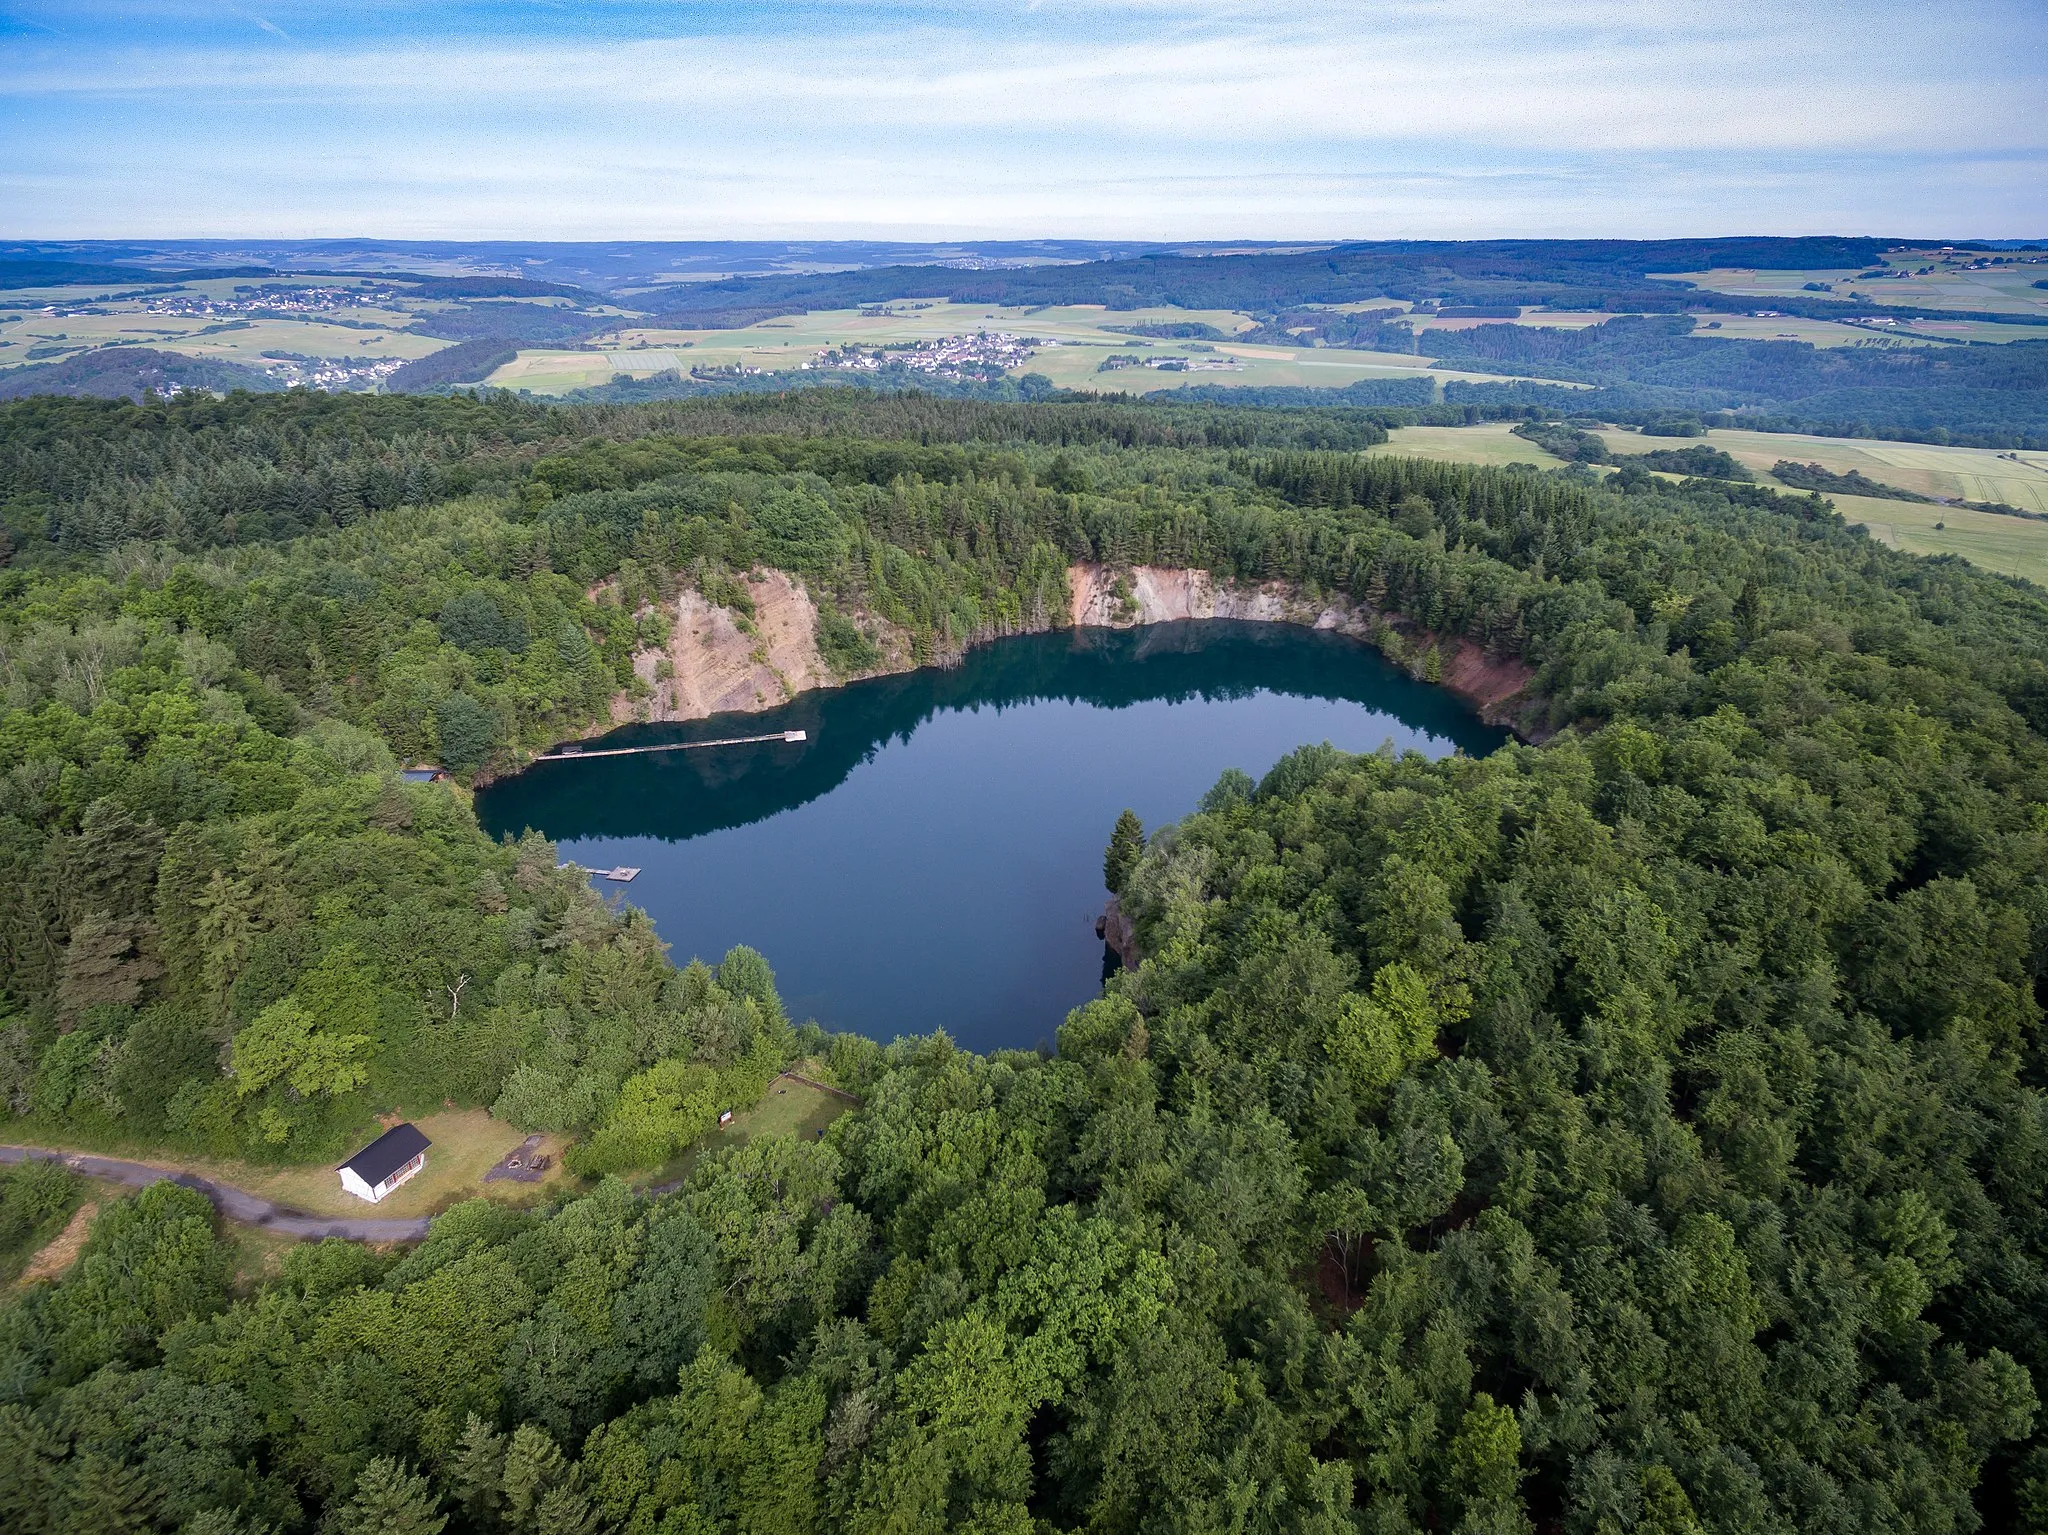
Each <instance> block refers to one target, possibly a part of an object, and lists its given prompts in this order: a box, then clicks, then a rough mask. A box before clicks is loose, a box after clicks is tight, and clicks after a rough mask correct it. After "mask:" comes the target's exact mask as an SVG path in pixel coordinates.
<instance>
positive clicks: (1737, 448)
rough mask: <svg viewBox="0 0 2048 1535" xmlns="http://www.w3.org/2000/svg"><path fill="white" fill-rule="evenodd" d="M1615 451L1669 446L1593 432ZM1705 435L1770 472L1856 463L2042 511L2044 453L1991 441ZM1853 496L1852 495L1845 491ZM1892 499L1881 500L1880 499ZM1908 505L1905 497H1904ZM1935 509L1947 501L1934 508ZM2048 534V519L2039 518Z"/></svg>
mask: <svg viewBox="0 0 2048 1535" xmlns="http://www.w3.org/2000/svg"><path fill="white" fill-rule="evenodd" d="M1598 435H1599V436H1600V438H1601V439H1602V440H1603V441H1604V442H1605V443H1606V444H1607V446H1608V447H1609V448H1610V449H1612V450H1613V451H1614V452H1616V453H1644V452H1647V451H1649V450H1650V449H1652V448H1659V447H1672V446H1674V445H1677V446H1683V444H1674V442H1673V441H1672V440H1671V439H1666V438H1651V437H1644V436H1642V435H1641V434H1640V433H1636V432H1623V431H1614V430H1611V429H1610V430H1607V431H1603V432H1601V433H1599V434H1598ZM1706 440H1707V441H1708V442H1710V443H1711V444H1712V445H1713V446H1714V447H1717V448H1720V449H1722V450H1723V451H1725V452H1726V453H1727V454H1728V455H1729V456H1730V457H1732V458H1734V459H1735V460H1736V461H1737V462H1738V463H1740V464H1742V465H1743V466H1744V467H1745V468H1748V469H1752V470H1754V471H1756V472H1757V473H1758V474H1759V475H1763V476H1766V477H1768V476H1769V474H1770V471H1771V466H1772V465H1773V464H1776V463H1778V462H1779V461H1780V460H1782V459H1790V460H1792V461H1793V462H1795V463H1801V464H1819V465H1820V466H1821V468H1823V469H1826V470H1830V471H1832V472H1833V473H1835V474H1847V473H1849V472H1850V471H1851V470H1858V471H1860V472H1861V473H1863V474H1864V475H1866V476H1868V477H1869V478H1870V479H1873V480H1876V481H1878V482H1879V483H1880V484H1884V485H1895V486H1897V487H1898V488H1899V489H1900V490H1910V491H1914V492H1917V493H1918V494H1920V495H1923V496H1933V497H1936V498H1937V499H1940V498H1947V499H1949V500H1955V501H1992V502H2002V503H2004V504H2005V505H2007V506H2016V507H2018V508H2020V509H2021V510H2022V511H2028V512H2040V513H2042V514H2044V515H2048V453H2024V452H2023V453H2019V454H2017V455H2015V456H2013V457H2007V456H2005V455H2003V454H2001V453H1999V452H1996V451H1994V450H1993V449H1990V448H1951V447H1945V446H1942V445H1939V444H1936V443H1923V442H1887V441H1881V440H1879V439H1876V438H1866V437H1854V438H1850V437H1814V436H1809V435H1806V434H1804V433H1794V432H1742V431H1719V430H1716V431H1712V432H1709V433H1708V434H1707V438H1706ZM1851 499H1854V498H1851ZM1893 504H1894V503H1892V502H1890V501H1886V502H1885V503H1884V505H1886V506H1891V505H1893ZM1902 504H1910V503H1902ZM1934 510H1935V511H1936V512H1937V513H1939V512H1941V511H1943V510H1948V508H1941V507H1936V508H1934ZM2043 531H2044V533H2048V525H2044V528H2043Z"/></svg>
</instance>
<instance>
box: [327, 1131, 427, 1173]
mask: <svg viewBox="0 0 2048 1535" xmlns="http://www.w3.org/2000/svg"><path fill="white" fill-rule="evenodd" d="M433 1144H434V1143H433V1142H432V1141H430V1140H428V1139H427V1138H426V1136H424V1135H422V1134H421V1133H420V1127H419V1126H418V1125H393V1126H392V1127H391V1128H390V1129H389V1130H386V1131H385V1132H384V1133H383V1134H382V1135H380V1136H378V1137H377V1138H376V1139H375V1140H374V1141H372V1142H370V1144H369V1145H367V1146H365V1147H364V1148H363V1149H362V1150H361V1151H359V1152H357V1153H356V1154H355V1155H354V1156H352V1157H350V1158H349V1159H348V1160H347V1161H346V1162H344V1163H342V1164H341V1165H342V1166H343V1167H345V1168H347V1169H348V1170H349V1171H350V1172H353V1173H354V1174H355V1175H356V1176H357V1177H358V1178H360V1179H362V1180H363V1182H365V1183H367V1184H369V1186H370V1187H371V1188H375V1187H376V1186H377V1185H378V1184H380V1183H382V1182H383V1181H384V1180H385V1179H386V1178H388V1177H390V1176H391V1175H392V1174H393V1173H395V1172H397V1171H398V1170H399V1168H401V1167H403V1166H405V1164H406V1163H408V1162H410V1161H411V1160H412V1159H413V1158H414V1157H416V1156H418V1155H419V1154H420V1153H421V1152H423V1151H425V1150H426V1149H427V1148H428V1147H429V1146H431V1145H433Z"/></svg>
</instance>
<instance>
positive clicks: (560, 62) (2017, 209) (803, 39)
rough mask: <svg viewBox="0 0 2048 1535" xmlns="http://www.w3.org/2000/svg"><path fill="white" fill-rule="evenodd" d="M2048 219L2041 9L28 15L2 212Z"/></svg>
mask: <svg viewBox="0 0 2048 1535" xmlns="http://www.w3.org/2000/svg"><path fill="white" fill-rule="evenodd" d="M1749 232H1757V233H1796V232H1840V233H1874V234H1905V235H1920V234H1928V235H1936V234H1938V235H1943V236H1950V237H1965V236H1983V237H2000V236H2006V237H2018V236H2029V237H2031V236H2041V235H2048V4H2044V3H2043V0H1942V3H1935V4H1929V3H1928V0H1911V3H1905V0H1857V3H1853V4H1838V3H1824V4H1823V3H1811V0H1774V3H1766V0H1716V3H1711V4H1704V3H1686V4H1673V3H1667V0H1627V3H1623V0H1554V3H1521V0H1319V3H1317V4H1316V5H1314V6H1313V7H1309V6H1289V5H1285V4H1273V3H1267V4H1242V3H1235V0H1017V3H1003V4H998V3H978V0H954V3H946V4H917V3H901V4H892V3H886V0H844V3H835V0H822V3H812V4H785V5H775V4H766V5H760V4H755V5H709V4H689V3H663V0H595V3H590V0H583V3H578V0H560V3H552V4H546V3H506V0H476V3H462V0H452V3H442V4H434V5H422V4H410V3H403V0H317V3H314V0H250V3H248V4H246V5H240V4H215V3H206V0H0V236H5V237H36V236H43V237H77V238H86V237H101V238H115V237H121V236H135V237H142V236H159V237H169V236H188V237H191V236H206V235H215V236H246V237H256V236H274V237H303V236H314V235H357V234H360V235H375V236H383V237H390V238H399V237H418V238H427V237H440V238H462V237H466V236H467V237H478V238H484V237H490V238H521V237H525V238H535V239H585V238H590V239H596V238H605V237H637V238H648V239H659V238H675V239H690V238H749V237H757V238H806V237H812V238H823V237H830V236H847V237H869V236H879V237H898V238H933V237H947V236H973V237H981V238H993V237H1000V236H1026V237H1028V236H1069V237H1090V236H1096V237H1111V238H1113V237H1124V238H1158V239H1184V238H1211V239H1230V238H1247V239H1249V238H1267V239H1297V238H1299V239H1330V238H1341V237H1356V238H1374V237H1395V236H1442V237H1466V236H1480V235H1561V234H1578V235H1613V236H1630V235H1671V234H1726V233H1749Z"/></svg>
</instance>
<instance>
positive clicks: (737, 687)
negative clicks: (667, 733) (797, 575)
mask: <svg viewBox="0 0 2048 1535" xmlns="http://www.w3.org/2000/svg"><path fill="white" fill-rule="evenodd" d="M746 588H747V595H748V596H750V597H751V598H752V599H753V603H754V616H753V617H752V618H751V619H748V618H746V617H744V616H743V615H742V614H740V613H738V612H735V611H734V610H733V609H731V608H725V607H719V606H718V605H717V604H715V603H712V602H708V601H706V600H705V598H704V596H703V594H702V593H700V592H694V591H691V592H684V593H683V594H682V595H681V596H679V597H677V598H676V600H675V601H674V602H673V603H671V604H670V606H669V613H668V618H669V625H670V627H669V638H668V645H667V646H666V648H664V649H661V650H643V651H641V652H639V653H638V654H637V655H635V656H634V657H633V671H634V673H635V675H637V676H638V677H639V679H640V680H641V681H642V682H643V683H645V684H646V685H647V687H648V689H649V690H650V692H651V695H652V696H650V697H647V698H643V699H638V700H636V699H634V698H632V697H631V696H629V695H627V694H625V693H621V694H619V695H618V696H617V697H616V698H614V699H613V700H612V721H613V723H614V724H624V723H626V722H627V721H628V720H636V719H642V720H697V719H703V718H704V717H705V716H706V715H710V714H722V713H725V712H727V711H732V710H738V711H741V712H748V713H750V712H753V711H755V710H759V709H772V708H774V707H775V706H776V705H778V704H782V703H787V702H788V701H789V700H790V699H792V698H794V697H795V696H796V695H797V694H798V693H801V692H803V691H804V690H805V689H807V688H818V687H829V686H831V685H832V682H833V677H832V673H831V669H830V668H829V667H827V666H826V665H825V661H824V658H823V657H822V656H820V655H819V654H818V610H817V607H816V605H815V604H813V603H812V601H811V594H810V593H809V592H807V591H805V590H804V588H803V585H802V583H801V582H799V581H797V580H796V579H794V578H793V577H791V576H788V575H786V574H784V573H783V572H782V571H779V570H768V571H763V572H761V573H760V574H759V575H758V576H755V577H749V578H748V579H747V581H746ZM663 662H666V663H667V665H666V666H664V665H663V664H662V663H663ZM664 674H666V675H664Z"/></svg>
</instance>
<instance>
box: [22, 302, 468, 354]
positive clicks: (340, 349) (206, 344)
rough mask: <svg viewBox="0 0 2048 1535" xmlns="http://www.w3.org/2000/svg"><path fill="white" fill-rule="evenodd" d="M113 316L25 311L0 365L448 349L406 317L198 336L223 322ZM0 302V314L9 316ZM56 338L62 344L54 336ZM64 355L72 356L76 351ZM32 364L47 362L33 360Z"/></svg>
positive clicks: (131, 310) (280, 324) (134, 313)
mask: <svg viewBox="0 0 2048 1535" xmlns="http://www.w3.org/2000/svg"><path fill="white" fill-rule="evenodd" d="M108 307H109V308H113V309H115V311H116V312H114V313H111V314H104V315H64V316H61V317H60V316H53V315H44V314H37V313H33V312H31V313H29V314H27V315H25V316H24V317H23V318H21V319H19V320H16V321H12V322H10V323H7V324H4V325H0V367H4V366H9V365H12V364H16V363H24V362H28V361H30V360H31V359H30V358H29V356H28V353H29V350H30V349H31V348H42V347H48V346H66V345H69V346H73V347H75V348H77V349H79V350H83V349H85V348H87V347H99V346H111V345H120V346H148V347H156V348H158V349H159V350H164V351H176V352H182V353H184V354H185V355H187V356H191V357H212V358H219V359H223V360H225V361H229V362H242V363H253V362H255V361H256V360H257V359H258V358H259V357H261V356H262V355H263V353H265V352H266V351H268V352H280V351H283V352H297V353H300V354H301V355H303V356H307V357H348V356H363V355H376V356H380V357H424V356H426V355H427V354H428V353H429V352H438V351H440V350H441V348H443V347H445V346H448V345H450V343H449V342H446V341H443V340H441V339H439V338H438V337H435V336H422V335H418V334H416V333H414V332H412V331H409V330H405V329H402V328H401V327H402V326H403V325H404V324H405V323H406V322H407V321H408V320H409V319H410V318H411V316H409V315H403V314H396V313H392V312H389V311H383V310H352V311H350V318H361V319H364V320H368V321H370V322H371V323H373V324H375V325H378V326H379V327H380V328H379V329H375V330H362V329H358V328H356V327H353V326H347V325H330V324H326V323H323V322H322V321H320V320H319V319H312V318H309V319H304V320H298V319H292V320H251V321H250V322H249V323H248V324H247V325H246V326H237V327H236V328H234V329H232V330H216V331H214V332H213V334H211V335H207V334H205V332H206V331H207V330H208V329H209V328H211V327H213V326H215V325H218V324H220V323H222V322H220V321H217V320H212V319H206V318H200V317H193V318H186V317H184V316H179V315H160V314H146V313H143V312H141V311H140V309H139V308H138V307H136V306H132V305H131V306H126V307H117V306H111V305H110V306H108ZM12 312H14V311H10V310H8V309H6V307H5V306H4V305H0V314H4V313H12ZM58 335H61V336H62V338H63V339H62V340H57V339H55V338H56V337H57V336H58ZM65 355H67V356H73V355H76V352H68V353H66V354H65ZM34 360H35V361H39V362H40V361H48V360H52V359H47V358H37V359H34Z"/></svg>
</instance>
